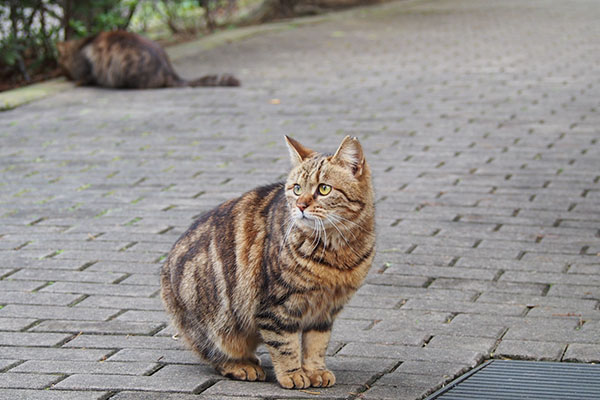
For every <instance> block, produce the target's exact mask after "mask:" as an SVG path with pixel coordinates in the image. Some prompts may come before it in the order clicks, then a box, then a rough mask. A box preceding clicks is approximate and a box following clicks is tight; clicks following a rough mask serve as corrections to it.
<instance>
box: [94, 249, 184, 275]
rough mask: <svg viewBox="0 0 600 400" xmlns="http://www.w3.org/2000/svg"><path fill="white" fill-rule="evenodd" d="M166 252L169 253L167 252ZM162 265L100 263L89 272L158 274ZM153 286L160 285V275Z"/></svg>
mask: <svg viewBox="0 0 600 400" xmlns="http://www.w3.org/2000/svg"><path fill="white" fill-rule="evenodd" d="M175 240H177V238H175V239H172V241H171V244H172V243H175ZM165 251H168V249H167V250H165ZM160 267H161V265H160V264H154V263H142V262H127V263H121V262H120V263H117V262H111V261H98V262H97V263H95V264H94V265H92V266H91V267H90V268H89V270H90V271H98V272H114V273H127V274H150V275H152V274H158V271H159V270H160ZM152 283H153V284H158V275H157V276H156V277H155V279H154V281H152Z"/></svg>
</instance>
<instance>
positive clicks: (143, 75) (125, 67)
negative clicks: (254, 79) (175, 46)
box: [56, 31, 240, 89]
mask: <svg viewBox="0 0 600 400" xmlns="http://www.w3.org/2000/svg"><path fill="white" fill-rule="evenodd" d="M56 46H57V49H58V54H59V56H58V63H59V65H60V66H61V68H62V70H63V72H64V74H65V75H66V76H67V78H69V79H71V80H73V81H75V82H76V83H77V84H78V85H96V86H103V87H108V88H132V89H150V88H162V87H181V86H192V87H196V86H239V85H240V81H238V80H237V79H236V78H235V77H234V76H232V75H228V74H225V75H221V76H218V75H207V76H204V77H202V78H198V79H195V80H192V81H186V80H184V79H182V78H180V77H179V75H177V73H176V72H175V70H174V69H173V66H172V65H171V61H169V57H168V56H167V53H166V52H165V51H164V50H163V49H162V47H160V46H159V45H158V44H157V43H155V42H153V41H151V40H149V39H146V38H144V37H143V36H140V35H137V34H135V33H131V32H126V31H112V32H102V33H99V34H97V35H95V36H91V37H88V38H85V39H79V40H69V41H66V42H59V43H57V44H56Z"/></svg>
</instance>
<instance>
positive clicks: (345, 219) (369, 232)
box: [330, 214, 374, 235]
mask: <svg viewBox="0 0 600 400" xmlns="http://www.w3.org/2000/svg"><path fill="white" fill-rule="evenodd" d="M330 216H334V217H336V218H337V219H338V220H340V221H342V222H348V223H350V224H352V225H354V226H356V227H357V228H358V229H360V230H361V231H363V232H364V233H366V234H367V235H374V233H373V232H371V231H368V230H366V229H365V228H364V227H362V226H360V225H359V224H357V223H356V222H354V221H351V220H349V219H347V218H344V217H342V216H341V215H338V214H331V215H330Z"/></svg>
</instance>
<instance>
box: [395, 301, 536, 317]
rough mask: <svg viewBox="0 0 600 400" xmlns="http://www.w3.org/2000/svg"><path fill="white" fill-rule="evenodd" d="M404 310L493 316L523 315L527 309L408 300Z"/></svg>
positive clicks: (459, 302) (498, 305)
mask: <svg viewBox="0 0 600 400" xmlns="http://www.w3.org/2000/svg"><path fill="white" fill-rule="evenodd" d="M402 308H403V309H406V310H413V309H415V310H432V311H447V312H452V311H454V312H461V313H474V314H488V313H489V314H495V315H515V316H516V315H523V313H524V312H525V310H526V309H527V307H526V306H524V305H516V304H515V305H511V304H492V303H489V304H483V303H469V302H462V301H444V302H440V301H436V300H434V299H419V300H413V299H410V300H408V302H406V304H405V305H403V306H402Z"/></svg>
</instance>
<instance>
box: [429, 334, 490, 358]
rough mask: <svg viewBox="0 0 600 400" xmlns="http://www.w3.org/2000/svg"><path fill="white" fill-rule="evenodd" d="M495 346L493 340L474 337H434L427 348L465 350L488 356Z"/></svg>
mask: <svg viewBox="0 0 600 400" xmlns="http://www.w3.org/2000/svg"><path fill="white" fill-rule="evenodd" d="M495 346H496V340H495V339H493V338H479V337H474V336H470V337H469V336H456V335H455V336H448V335H435V336H434V337H433V338H432V339H431V340H430V341H429V343H427V347H429V348H439V349H465V350H473V351H478V352H481V353H483V354H485V355H488V354H489V353H490V352H491V351H492V349H493V348H494V347H495Z"/></svg>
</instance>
